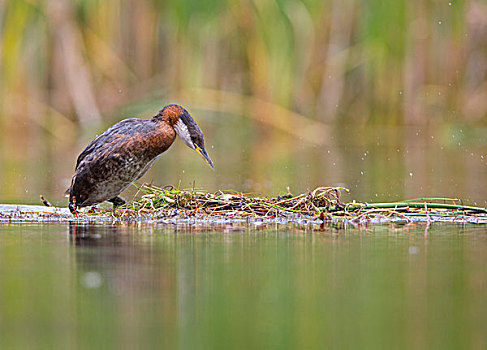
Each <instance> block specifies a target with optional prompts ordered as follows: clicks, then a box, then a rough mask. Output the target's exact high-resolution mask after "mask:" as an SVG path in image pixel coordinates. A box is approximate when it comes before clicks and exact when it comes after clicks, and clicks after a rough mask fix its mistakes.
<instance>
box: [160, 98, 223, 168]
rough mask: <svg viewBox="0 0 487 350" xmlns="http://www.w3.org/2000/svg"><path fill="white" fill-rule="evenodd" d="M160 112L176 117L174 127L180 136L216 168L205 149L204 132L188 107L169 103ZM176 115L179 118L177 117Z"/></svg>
mask: <svg viewBox="0 0 487 350" xmlns="http://www.w3.org/2000/svg"><path fill="white" fill-rule="evenodd" d="M159 114H162V115H163V116H171V117H172V118H174V119H173V120H174V124H173V127H174V130H175V131H176V134H177V135H178V136H179V138H180V139H181V140H183V142H184V143H185V144H186V146H188V147H189V148H191V149H194V150H195V151H196V152H198V154H199V155H200V156H201V157H202V158H203V159H204V160H205V161H206V162H207V163H208V164H209V165H210V166H211V168H212V169H214V168H215V167H214V166H213V162H212V161H211V159H210V156H209V155H208V153H207V152H206V150H205V140H204V137H203V132H202V131H201V129H200V128H199V126H198V124H196V122H195V121H194V119H193V118H192V117H191V115H190V114H189V112H188V111H187V110H186V109H184V108H183V107H181V106H179V105H168V106H166V107H164V108H163V109H162V110H161V111H160V112H159ZM176 116H177V119H176V118H175V117H176Z"/></svg>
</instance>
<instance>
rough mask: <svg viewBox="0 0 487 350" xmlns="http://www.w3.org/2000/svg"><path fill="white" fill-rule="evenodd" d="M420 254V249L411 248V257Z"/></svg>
mask: <svg viewBox="0 0 487 350" xmlns="http://www.w3.org/2000/svg"><path fill="white" fill-rule="evenodd" d="M418 253H419V247H409V255H416V254H418Z"/></svg>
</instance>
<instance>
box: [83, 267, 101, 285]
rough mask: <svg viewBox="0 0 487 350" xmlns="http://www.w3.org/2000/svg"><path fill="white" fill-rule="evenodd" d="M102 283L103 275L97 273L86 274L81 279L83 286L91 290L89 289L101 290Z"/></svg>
mask: <svg viewBox="0 0 487 350" xmlns="http://www.w3.org/2000/svg"><path fill="white" fill-rule="evenodd" d="M102 283H103V279H102V277H101V274H100V273H99V272H96V271H91V272H86V273H85V274H84V275H83V276H82V277H81V284H82V285H83V287H85V288H89V289H94V288H100V287H101V285H102Z"/></svg>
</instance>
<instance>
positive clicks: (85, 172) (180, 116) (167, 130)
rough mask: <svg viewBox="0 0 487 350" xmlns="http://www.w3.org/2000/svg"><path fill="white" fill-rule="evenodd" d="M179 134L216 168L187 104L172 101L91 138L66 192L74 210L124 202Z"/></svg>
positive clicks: (116, 204) (80, 157) (80, 156)
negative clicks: (150, 114) (151, 113)
mask: <svg viewBox="0 0 487 350" xmlns="http://www.w3.org/2000/svg"><path fill="white" fill-rule="evenodd" d="M176 135H178V136H179V137H180V138H181V139H182V140H183V142H184V143H185V144H186V145H187V146H188V147H190V148H192V149H194V150H196V151H197V152H198V153H199V154H200V155H201V156H202V157H203V158H204V159H205V160H206V161H207V162H208V164H209V165H210V166H211V167H212V168H213V163H212V161H211V159H210V157H209V156H208V154H207V153H206V150H205V145H204V138H203V133H202V131H201V130H200V128H199V127H198V125H197V124H196V122H195V121H194V120H193V118H192V117H191V116H190V114H189V113H188V111H186V110H185V109H184V108H183V107H181V106H178V105H169V106H166V107H164V108H163V109H162V110H161V111H159V113H158V114H157V115H156V116H155V117H153V118H152V119H136V118H133V119H126V120H122V121H121V122H119V123H117V124H115V125H113V126H112V127H110V128H109V129H107V130H106V131H105V132H103V133H102V134H101V135H100V136H98V137H97V138H95V139H94V140H93V141H91V143H90V144H89V145H88V146H87V147H86V148H85V149H84V150H83V152H81V154H80V155H79V156H78V160H77V162H76V168H75V173H74V175H73V178H72V180H71V186H70V188H69V189H68V191H67V192H69V209H70V210H71V212H73V213H74V212H76V209H77V208H81V207H86V206H89V205H92V204H95V203H100V202H104V201H109V202H111V203H113V205H114V206H118V205H121V204H123V203H125V201H124V200H123V199H122V198H120V197H119V196H118V195H119V194H120V193H121V192H122V191H124V190H125V189H126V188H127V187H128V186H129V185H130V184H131V183H132V182H134V181H136V180H138V179H139V178H140V177H142V175H144V174H145V173H146V172H147V170H149V169H150V167H151V166H152V164H153V163H154V161H155V160H156V159H157V158H158V156H160V155H161V154H162V153H163V152H164V151H166V150H167V149H168V148H169V147H170V146H171V145H172V143H173V142H174V140H175V138H176Z"/></svg>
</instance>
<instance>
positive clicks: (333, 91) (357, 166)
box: [0, 0, 487, 206]
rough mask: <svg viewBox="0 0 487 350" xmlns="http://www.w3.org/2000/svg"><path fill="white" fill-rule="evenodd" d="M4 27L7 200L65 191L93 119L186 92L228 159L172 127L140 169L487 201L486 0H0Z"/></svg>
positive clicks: (212, 180) (221, 185) (254, 186)
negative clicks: (186, 140) (202, 150)
mask: <svg viewBox="0 0 487 350" xmlns="http://www.w3.org/2000/svg"><path fill="white" fill-rule="evenodd" d="M0 34H1V38H0V201H2V202H27V203H37V202H38V196H39V194H41V193H42V194H44V195H45V196H48V197H49V199H50V200H51V201H52V202H53V203H55V204H58V205H65V204H66V201H65V199H63V192H64V190H65V189H66V188H67V186H68V184H69V181H70V177H71V175H72V173H73V168H74V164H75V160H76V157H77V155H78V154H79V152H80V151H81V150H82V149H83V148H84V147H85V146H86V145H87V143H88V142H89V141H90V140H91V139H93V138H94V137H95V135H96V134H98V133H100V132H101V131H103V130H104V129H105V128H107V127H108V126H109V125H111V124H113V123H115V122H117V121H119V120H121V119H125V118H128V117H134V116H140V117H147V118H148V117H150V116H152V115H154V114H155V113H156V112H157V111H158V110H159V109H160V108H161V107H163V106H164V105H165V104H168V103H180V104H182V105H183V106H184V107H186V108H187V109H188V110H189V111H190V112H191V114H192V115H193V116H194V117H195V119H196V120H197V121H198V123H199V124H200V126H201V128H202V129H203V131H204V132H205V136H206V140H207V141H206V142H207V148H208V152H209V153H210V156H211V157H212V158H213V160H214V163H215V168H216V169H215V171H211V169H210V168H209V167H208V166H207V165H206V164H205V163H203V162H202V161H201V159H200V158H199V157H198V156H197V155H196V154H195V153H194V152H191V151H190V150H188V149H187V148H186V147H185V146H184V145H183V144H182V143H181V142H176V143H175V145H174V146H173V147H172V148H171V149H170V150H169V151H168V152H167V154H165V155H164V156H163V157H161V158H160V159H159V160H158V161H157V162H156V164H155V166H154V168H153V169H152V170H151V171H150V172H149V173H148V174H147V175H146V176H145V177H144V179H143V180H144V181H147V182H152V183H154V184H158V185H165V184H173V185H178V184H180V185H181V186H182V187H192V186H193V183H195V185H196V187H200V188H204V189H207V190H210V191H215V190H218V189H235V190H241V191H255V192H261V193H263V194H266V195H273V194H279V193H285V192H286V187H287V186H290V189H291V191H293V192H295V193H297V192H301V191H306V190H307V189H308V188H314V187H316V186H319V185H342V186H345V187H348V188H350V190H351V191H352V192H351V198H354V199H358V200H367V201H380V200H395V199H401V198H405V197H420V196H450V197H460V198H463V199H465V200H466V201H468V202H471V203H476V204H478V205H484V206H485V205H487V203H486V200H487V190H486V189H485V187H486V186H485V184H486V180H487V123H486V121H487V118H486V116H487V3H486V2H485V1H483V0H482V1H481V0H470V1H468V0H467V1H448V0H445V1H419V0H413V1H406V0H397V1H380V0H371V1H358V0H348V1H342V0H326V1H321V0H301V1H300V0H279V1H277V0H262V1H246V0H242V1H232V0H226V1H225V0H224V1H217V0H205V1H190V0H184V1H136V0H126V1H121V0H111V1H101V0H99V1H98V0H76V1H68V0H50V1H48V0H45V1H41V0H39V1H36V0H30V1H29V0H11V1H6V0H3V1H2V0H0ZM134 192H135V191H134V190H133V189H132V190H131V191H129V193H128V194H126V195H125V197H126V198H127V199H131V196H132V194H133V193H134Z"/></svg>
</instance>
